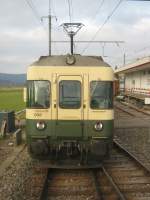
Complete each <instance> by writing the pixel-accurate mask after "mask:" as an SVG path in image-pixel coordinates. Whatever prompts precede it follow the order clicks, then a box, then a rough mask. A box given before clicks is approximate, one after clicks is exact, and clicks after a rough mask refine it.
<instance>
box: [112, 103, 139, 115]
mask: <svg viewBox="0 0 150 200" xmlns="http://www.w3.org/2000/svg"><path fill="white" fill-rule="evenodd" d="M114 107H115V108H117V109H119V110H121V111H123V112H125V113H127V114H129V115H131V116H133V117H135V116H136V115H134V114H133V113H131V112H129V111H127V110H124V109H123V108H121V107H119V106H118V105H114Z"/></svg>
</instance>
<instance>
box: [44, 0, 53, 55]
mask: <svg viewBox="0 0 150 200" xmlns="http://www.w3.org/2000/svg"><path fill="white" fill-rule="evenodd" d="M53 17H54V18H55V19H56V21H57V18H56V16H52V15H51V0H49V15H48V16H43V17H41V20H42V21H43V19H44V18H48V30H49V34H48V35H49V42H48V43H49V56H51V55H52V47H51V43H52V18H53Z"/></svg>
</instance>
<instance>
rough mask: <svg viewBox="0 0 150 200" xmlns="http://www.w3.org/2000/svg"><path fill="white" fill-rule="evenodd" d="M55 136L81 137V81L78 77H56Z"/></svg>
mask: <svg viewBox="0 0 150 200" xmlns="http://www.w3.org/2000/svg"><path fill="white" fill-rule="evenodd" d="M56 135H57V137H60V138H61V137H63V138H67V139H75V137H77V138H78V137H82V136H83V80H82V76H80V75H74V76H70V75H66V76H65V75H61V76H60V75H58V76H57V117H56Z"/></svg>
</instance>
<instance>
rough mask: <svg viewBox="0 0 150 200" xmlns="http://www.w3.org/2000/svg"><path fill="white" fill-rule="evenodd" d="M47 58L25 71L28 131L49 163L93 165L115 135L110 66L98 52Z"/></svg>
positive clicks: (32, 147) (36, 152) (34, 149)
mask: <svg viewBox="0 0 150 200" xmlns="http://www.w3.org/2000/svg"><path fill="white" fill-rule="evenodd" d="M75 59H76V62H75V63H74V64H72V65H70V64H68V63H67V62H66V60H65V56H59V57H58V56H57V58H56V57H54V56H53V57H46V58H44V59H43V58H42V59H41V60H39V61H38V62H36V63H34V64H33V65H32V66H30V67H29V70H28V73H27V109H26V136H27V144H28V149H29V152H30V154H31V155H32V157H34V158H37V159H38V160H46V161H48V162H49V164H50V165H51V166H52V165H53V166H55V167H56V166H57V167H60V166H67V165H68V164H69V165H70V166H78V165H79V164H80V165H82V166H96V165H99V164H100V163H101V161H102V160H103V159H104V157H106V156H108V155H109V152H110V149H111V146H112V138H113V124H114V113H113V70H112V69H111V67H110V66H109V65H107V64H106V63H104V62H103V61H102V60H100V59H99V58H97V57H87V56H86V57H82V56H79V55H78V56H76V58H75Z"/></svg>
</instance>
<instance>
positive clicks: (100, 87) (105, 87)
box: [90, 81, 113, 109]
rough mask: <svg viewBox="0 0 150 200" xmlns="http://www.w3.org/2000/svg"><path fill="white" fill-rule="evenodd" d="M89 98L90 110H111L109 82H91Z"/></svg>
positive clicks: (111, 93)
mask: <svg viewBox="0 0 150 200" xmlns="http://www.w3.org/2000/svg"><path fill="white" fill-rule="evenodd" d="M90 96H91V97H90V107H91V108H92V109H111V108H112V107H113V83H112V82H110V81H92V82H91V84H90Z"/></svg>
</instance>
